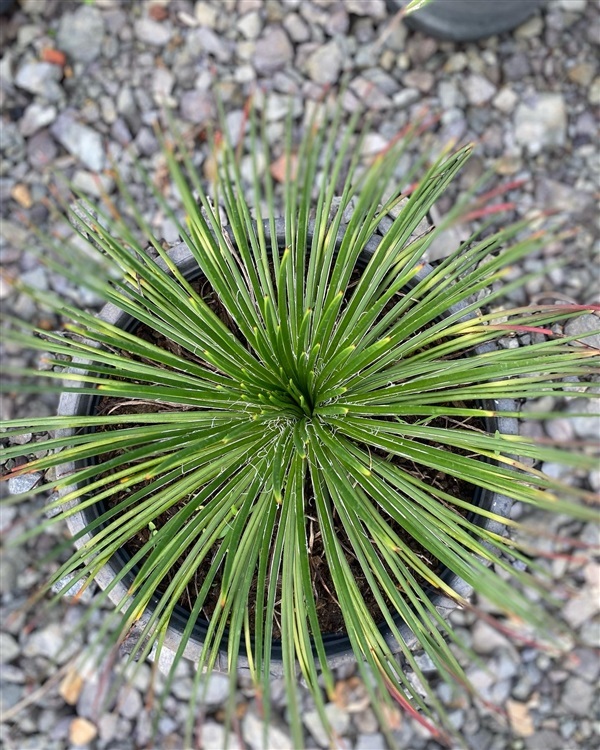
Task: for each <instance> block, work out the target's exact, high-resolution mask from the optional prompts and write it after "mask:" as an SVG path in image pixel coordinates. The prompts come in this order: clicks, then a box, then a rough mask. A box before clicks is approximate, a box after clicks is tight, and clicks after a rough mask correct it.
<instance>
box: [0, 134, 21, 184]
mask: <svg viewBox="0 0 600 750" xmlns="http://www.w3.org/2000/svg"><path fill="white" fill-rule="evenodd" d="M0 151H2V154H3V155H4V157H5V160H6V163H5V165H4V166H5V168H6V169H8V160H10V161H14V162H18V161H21V159H22V158H23V154H24V152H25V141H24V140H23V136H22V135H21V133H20V132H19V128H18V127H17V125H16V124H15V123H14V122H5V121H3V122H2V127H1V128H0ZM2 174H4V169H2Z"/></svg>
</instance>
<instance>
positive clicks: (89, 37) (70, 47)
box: [56, 5, 104, 63]
mask: <svg viewBox="0 0 600 750" xmlns="http://www.w3.org/2000/svg"><path fill="white" fill-rule="evenodd" d="M103 37H104V19H103V17H102V13H101V12H100V11H99V10H98V8H97V7H95V6H93V5H82V6H81V7H79V8H78V9H77V10H76V11H75V12H74V13H65V14H64V15H63V16H62V17H61V19H60V24H59V26H58V33H57V35H56V41H57V44H58V47H59V49H61V50H62V51H63V52H65V53H66V54H67V55H68V56H69V57H70V58H71V59H73V60H75V61H76V62H83V63H89V62H92V60H95V59H96V58H97V57H98V55H99V54H100V50H101V49H102V40H103Z"/></svg>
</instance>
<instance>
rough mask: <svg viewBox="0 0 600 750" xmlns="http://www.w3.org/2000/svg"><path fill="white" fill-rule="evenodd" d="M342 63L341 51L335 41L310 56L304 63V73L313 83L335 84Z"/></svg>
mask: <svg viewBox="0 0 600 750" xmlns="http://www.w3.org/2000/svg"><path fill="white" fill-rule="evenodd" d="M343 62H344V56H343V54H342V51H341V49H340V47H339V45H338V44H337V42H336V41H335V40H332V41H331V42H328V43H327V44H325V45H323V46H322V47H317V49H316V50H315V51H314V52H313V53H312V55H310V57H309V58H308V60H307V61H306V71H307V73H308V75H309V77H310V79H311V81H314V82H315V83H320V84H326V83H335V82H336V81H337V79H338V77H339V75H340V70H341V68H342V64H343Z"/></svg>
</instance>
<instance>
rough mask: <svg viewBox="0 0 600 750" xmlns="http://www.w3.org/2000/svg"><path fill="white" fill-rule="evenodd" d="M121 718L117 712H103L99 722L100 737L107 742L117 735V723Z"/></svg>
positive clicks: (103, 741)
mask: <svg viewBox="0 0 600 750" xmlns="http://www.w3.org/2000/svg"><path fill="white" fill-rule="evenodd" d="M118 721H119V718H118V716H117V714H116V713H113V712H110V713H106V714H103V715H102V716H101V717H100V719H99V720H98V722H97V724H96V725H97V727H98V739H99V740H100V741H101V742H102V743H104V744H106V743H109V742H111V741H112V740H114V739H115V737H116V736H117V724H118Z"/></svg>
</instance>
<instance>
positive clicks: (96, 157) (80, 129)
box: [50, 112, 105, 172]
mask: <svg viewBox="0 0 600 750" xmlns="http://www.w3.org/2000/svg"><path fill="white" fill-rule="evenodd" d="M50 132H51V133H52V135H53V136H54V137H55V138H56V140H57V141H58V142H59V143H60V144H61V145H62V146H64V148H66V150H67V151H68V152H69V153H70V154H72V155H73V156H76V157H77V158H78V159H80V160H81V162H82V163H83V164H84V165H85V166H86V167H87V168H88V169H91V170H92V171H94V172H99V171H100V170H101V169H103V168H104V163H105V156H104V147H103V145H102V137H101V136H100V134H99V133H98V132H96V131H95V130H92V128H90V127H88V126H87V125H82V124H81V123H79V122H77V120H75V118H74V117H73V115H72V113H70V112H63V113H62V114H61V115H59V116H58V118H57V120H56V121H55V122H54V124H53V125H52V127H51V128H50Z"/></svg>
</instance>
